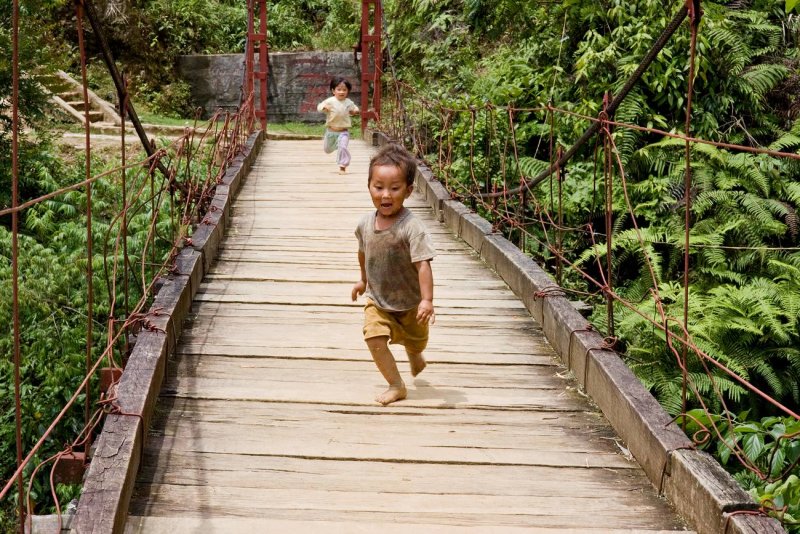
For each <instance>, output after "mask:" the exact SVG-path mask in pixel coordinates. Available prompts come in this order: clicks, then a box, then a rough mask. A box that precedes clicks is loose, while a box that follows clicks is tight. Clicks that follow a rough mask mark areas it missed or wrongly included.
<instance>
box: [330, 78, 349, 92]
mask: <svg viewBox="0 0 800 534" xmlns="http://www.w3.org/2000/svg"><path fill="white" fill-rule="evenodd" d="M340 83H343V84H344V86H345V87H347V92H348V93H349V92H350V90H351V89H352V88H353V86H352V85H351V84H350V82H349V81H348V80H347V78H342V77H338V78H331V91H333V90H334V89H336V88H337V87H339V84H340Z"/></svg>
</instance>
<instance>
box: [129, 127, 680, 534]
mask: <svg viewBox="0 0 800 534" xmlns="http://www.w3.org/2000/svg"><path fill="white" fill-rule="evenodd" d="M351 144H352V151H353V164H352V166H351V168H350V172H349V174H347V175H344V176H340V175H339V174H338V173H337V168H336V165H335V163H334V161H333V159H332V156H330V155H325V154H324V153H323V152H322V150H321V146H319V145H320V142H319V141H269V142H267V143H266V145H265V146H264V148H263V149H262V153H261V154H260V155H259V157H258V159H257V161H256V163H255V165H254V167H253V168H252V170H251V171H250V174H249V177H248V179H247V181H246V183H245V185H244V186H243V188H242V190H241V192H240V194H239V196H238V198H237V200H236V202H235V204H234V212H233V219H232V225H231V227H230V228H229V231H228V234H227V237H226V240H225V242H224V244H223V245H222V249H221V252H220V257H219V260H218V262H217V263H216V265H215V266H214V268H213V269H212V271H211V273H210V274H209V275H207V276H206V279H205V280H204V282H203V285H202V287H201V288H200V290H199V292H198V294H197V297H196V299H195V303H194V307H193V311H192V314H191V315H190V319H189V322H188V324H187V325H186V328H185V330H184V332H183V335H182V338H181V341H180V343H179V347H178V353H177V355H176V356H175V357H174V358H173V359H172V361H171V362H170V365H169V369H168V376H167V378H166V380H165V383H164V386H163V388H162V391H161V396H160V399H159V404H158V407H157V414H156V416H155V418H154V424H153V427H152V428H151V430H150V436H149V438H148V440H147V445H146V450H145V452H144V458H143V462H142V468H141V470H140V473H139V477H138V480H137V484H136V488H135V494H134V497H133V500H132V502H131V506H130V515H129V519H128V522H127V527H126V532H127V533H129V534H133V533H147V534H159V533H165V534H166V533H169V534H181V533H188V532H192V533H196V532H203V533H235V532H247V533H253V534H254V533H261V532H281V533H282V532H293V533H297V532H312V531H313V532H325V533H353V532H370V533H372V532H383V533H394V532H397V533H400V532H408V531H409V529H410V528H414V529H415V531H417V532H432V533H455V534H457V533H460V532H492V533H506V532H508V533H511V532H523V531H524V532H542V533H556V532H558V533H560V534H563V533H600V532H602V533H619V534H621V533H623V532H625V533H631V532H641V533H656V532H661V533H664V532H673V531H683V530H684V527H683V523H682V521H681V520H680V518H678V517H677V516H676V515H675V514H674V512H673V511H672V509H671V508H670V507H669V506H668V505H667V504H666V503H665V501H663V500H662V499H661V498H659V497H658V496H657V495H656V491H655V489H654V488H653V487H652V485H651V484H650V482H649V481H648V480H647V478H646V476H645V475H644V473H643V471H642V470H641V469H640V468H639V466H638V465H637V464H636V463H635V462H634V461H633V460H631V459H630V458H629V457H627V456H626V454H625V453H626V450H625V449H624V446H623V444H622V443H620V441H619V439H618V438H616V437H615V435H614V433H613V430H612V429H611V427H610V426H609V424H608V422H607V421H606V420H605V419H604V417H603V416H602V414H601V413H600V412H599V411H598V410H597V409H596V408H595V407H593V406H592V404H591V402H590V401H589V400H587V399H586V398H585V397H583V396H582V395H581V394H580V393H579V392H578V391H577V389H576V383H575V382H574V381H573V380H571V379H570V377H569V376H568V373H567V372H566V370H565V369H564V368H563V367H561V366H560V365H559V363H558V362H557V360H556V358H555V354H554V352H553V350H552V349H551V348H550V346H549V345H548V344H547V342H546V340H545V339H544V336H543V335H542V333H541V331H540V328H539V326H538V325H537V324H536V323H535V322H534V321H533V319H531V317H530V315H529V313H528V312H527V311H526V309H525V308H524V306H523V305H522V304H521V303H520V302H519V301H518V300H517V298H516V297H515V296H514V294H513V293H512V292H511V290H509V289H508V287H507V286H506V285H505V284H504V283H503V282H502V280H501V279H500V278H499V277H498V276H497V275H496V274H495V273H494V272H492V271H491V270H490V269H488V268H487V267H486V266H485V265H484V264H483V263H482V262H481V260H480V259H479V258H478V257H477V255H476V254H475V252H474V251H473V250H472V249H471V248H469V247H468V246H467V245H466V244H464V243H463V242H461V241H459V240H457V239H456V238H454V237H453V236H452V235H451V234H450V233H449V232H448V231H447V229H446V228H445V227H444V226H442V225H441V224H440V223H438V222H437V221H436V220H435V219H434V217H433V215H432V213H431V212H430V210H429V209H428V208H427V206H425V205H424V204H423V203H422V202H421V201H420V200H419V199H417V198H415V196H412V197H411V199H409V202H408V203H407V205H408V206H409V207H410V208H411V209H412V210H414V212H415V213H416V215H417V216H418V217H420V218H422V220H423V221H425V223H426V224H427V225H428V226H429V228H430V231H431V233H432V235H433V238H434V242H435V245H436V247H437V249H438V251H439V255H438V256H437V257H436V259H435V260H434V262H433V272H434V280H435V302H434V303H435V306H436V311H437V321H436V324H435V326H433V327H432V330H431V341H430V346H429V348H428V350H427V351H426V357H427V359H428V362H429V366H428V368H427V369H426V370H425V371H424V372H423V373H422V374H421V375H419V376H418V377H417V378H416V379H412V378H411V376H410V374H409V371H408V364H407V362H405V360H404V356H403V352H402V348H400V350H396V351H395V355H396V356H397V357H398V361H399V362H400V368H401V372H402V373H403V375H404V377H405V379H406V382H407V385H408V386H409V396H408V399H407V400H405V401H401V402H399V403H396V404H393V405H390V406H387V407H381V406H379V405H377V404H375V402H374V401H373V399H374V397H375V395H377V394H378V393H379V392H381V391H383V389H385V384H384V383H383V379H382V378H381V376H380V374H379V372H378V370H377V369H376V367H375V365H374V364H373V363H372V360H371V358H370V355H369V352H368V350H367V348H366V346H365V345H364V343H363V341H362V339H361V319H362V303H361V302H359V303H351V302H350V288H351V286H352V283H353V282H354V281H355V280H356V279H357V276H358V264H357V258H356V251H357V244H356V240H355V237H354V235H353V230H354V228H355V225H356V223H357V221H358V219H359V217H360V216H361V215H362V214H364V213H367V212H368V211H370V210H371V209H372V205H371V201H370V198H369V195H368V193H367V188H366V176H367V164H368V159H369V157H370V155H371V152H372V150H373V149H372V147H370V146H368V145H367V144H366V143H363V142H361V141H353V142H352V143H351Z"/></svg>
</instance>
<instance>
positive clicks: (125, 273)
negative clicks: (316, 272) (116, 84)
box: [0, 0, 257, 531]
mask: <svg viewBox="0 0 800 534" xmlns="http://www.w3.org/2000/svg"><path fill="white" fill-rule="evenodd" d="M84 7H85V6H84V4H81V3H78V4H77V7H76V9H77V31H78V38H79V48H80V53H81V71H82V77H83V87H84V91H83V101H84V108H85V109H86V110H87V111H86V114H87V115H86V120H85V121H84V126H85V139H84V150H85V161H84V171H85V173H84V177H83V179H81V180H78V181H75V182H73V183H70V184H67V185H63V186H60V187H54V188H52V189H53V190H51V191H49V192H47V193H46V194H43V195H40V196H38V197H36V198H21V197H20V188H19V183H20V178H21V177H20V161H19V143H20V129H21V125H20V113H19V109H20V107H19V106H20V99H19V85H20V78H21V76H22V75H23V73H21V72H20V67H19V54H18V50H19V32H20V24H19V20H20V17H19V4H18V2H17V0H14V2H13V6H12V67H13V73H12V76H13V80H12V102H11V110H12V121H11V122H12V158H11V163H12V165H11V167H12V169H11V176H12V191H11V205H10V206H9V207H7V208H4V209H3V208H2V206H0V223H2V224H3V225H4V226H6V225H7V226H8V228H9V230H10V231H9V233H10V237H11V239H10V244H9V246H8V250H9V258H8V260H9V263H10V266H11V268H10V280H7V281H1V280H0V282H3V283H5V282H9V285H10V286H11V291H10V294H11V303H10V304H11V306H10V308H11V310H10V316H11V318H12V321H11V325H10V326H11V328H10V332H11V334H12V335H11V341H10V345H11V348H12V355H11V356H12V358H11V359H12V363H13V365H12V366H13V375H12V376H13V388H12V387H11V385H10V384H7V386H8V391H9V394H10V395H12V394H13V395H12V396H13V402H14V440H15V449H16V469H15V470H14V472H13V473H10V472H9V473H3V476H4V483H3V487H2V489H0V503H6V504H8V503H10V502H12V499H16V506H15V507H16V516H17V528H18V530H19V531H22V529H23V524H24V521H25V518H26V517H28V516H30V515H31V514H33V513H36V512H37V511H38V510H39V508H38V506H37V505H40V504H42V503H43V502H47V498H46V495H42V494H41V492H39V493H37V492H35V491H33V488H34V486H35V485H36V486H40V487H42V488H49V490H48V492H49V493H51V494H52V505H53V506H54V508H55V510H56V512H57V513H59V515H60V509H61V506H60V503H59V497H58V495H57V490H56V485H57V483H58V482H59V477H62V476H63V471H64V466H65V465H70V466H73V467H72V468H71V469H73V470H75V467H74V466H75V465H77V466H78V467H77V469H78V470H79V471H82V468H83V467H84V465H83V464H85V462H87V461H88V453H89V448H90V446H91V443H92V440H93V439H94V437H95V434H96V431H97V429H98V425H100V424H101V422H102V420H103V416H104V415H105V414H107V413H110V412H113V411H114V409H115V395H114V390H115V384H116V382H117V381H118V380H119V378H120V376H121V373H122V370H123V369H124V367H125V363H126V359H127V356H128V355H129V354H130V352H131V348H132V346H133V344H134V343H135V339H136V335H137V333H138V332H140V331H141V330H142V329H148V328H153V327H152V325H151V324H150V319H151V314H154V313H158V310H153V309H149V308H150V304H151V303H152V301H153V298H154V295H155V293H156V292H157V289H158V287H159V284H160V282H159V280H160V278H161V277H162V276H164V275H165V274H168V273H169V272H170V271H172V270H174V269H175V268H176V266H175V259H176V256H177V254H178V252H179V251H180V250H181V249H182V248H183V247H184V246H185V245H187V244H191V238H192V233H193V229H194V228H195V227H196V226H197V225H198V224H201V223H202V220H203V217H204V215H205V214H206V212H207V211H208V210H209V209H212V208H211V206H210V203H211V200H212V197H213V194H214V190H215V187H216V186H217V184H218V183H219V182H220V180H221V179H222V177H223V175H224V173H225V171H226V168H227V166H228V165H229V163H230V162H231V161H232V160H233V158H234V157H235V156H236V155H237V154H238V153H239V152H240V151H241V150H242V148H243V146H244V144H245V142H246V141H247V139H248V137H249V135H250V134H251V133H252V131H253V128H254V127H255V125H256V124H257V123H256V121H255V114H254V111H253V98H252V94H251V95H250V96H249V97H248V98H245V99H244V101H243V103H242V106H241V107H240V109H239V110H238V111H237V112H235V113H223V112H218V113H216V114H215V115H214V116H212V117H211V118H210V120H209V121H208V122H207V123H204V124H202V125H200V124H197V123H196V124H195V125H194V127H192V128H186V129H184V131H183V133H182V134H181V135H179V136H178V137H177V138H174V139H172V140H169V141H167V140H162V141H160V142H158V143H157V142H156V140H154V139H153V140H147V141H146V143H147V144H146V146H144V147H143V148H144V150H141V149H140V150H137V151H136V152H135V153H134V154H132V155H131V154H129V153H128V152H129V150H130V149H129V146H128V145H129V143H128V142H127V141H126V126H127V124H126V120H127V119H128V117H131V116H132V118H133V120H134V121H135V122H136V124H135V126H136V130H137V132H138V133H139V134H140V137H141V133H142V132H143V130H142V129H141V125H140V124H138V119H136V117H135V112H133V107H132V106H131V105H130V102H129V100H128V94H127V89H125V88H124V81H123V80H122V79H121V81H122V84H123V90H121V92H120V102H122V105H121V106H120V107H121V112H122V120H123V122H122V125H121V127H120V130H119V131H120V138H119V160H118V162H114V163H107V162H106V163H103V162H98V161H97V159H96V158H94V157H93V151H92V149H93V146H94V143H93V139H92V133H91V128H90V121H89V118H88V113H89V108H90V106H89V105H88V94H87V89H86V87H87V80H86V65H87V55H86V51H85V46H84V38H83V35H84V29H83V19H84V11H83V9H84ZM112 61H113V60H112ZM126 111H128V112H129V113H127V114H126ZM159 145H163V146H159ZM143 152H144V154H143ZM97 167H100V168H99V169H98V168H97ZM54 204H64V205H67V204H69V205H70V206H74V207H76V208H78V209H79V210H80V212H77V213H72V212H70V215H69V216H70V217H72V220H77V221H82V223H81V224H84V225H85V236H84V237H83V238H82V239H83V242H84V245H85V250H84V251H83V254H82V258H81V257H78V256H77V255H76V256H74V262H75V263H76V264H77V265H78V266H79V269H80V270H82V271H83V272H84V274H85V279H84V280H83V281H82V282H80V281H78V280H76V281H75V283H76V284H75V286H76V287H75V288H73V289H74V292H73V295H72V296H73V297H75V298H76V300H77V301H79V303H78V304H75V305H74V308H69V309H68V310H66V311H65V314H64V315H65V316H69V318H70V320H74V317H75V316H78V317H84V318H85V319H84V326H83V328H82V329H83V331H84V332H85V358H84V360H85V361H84V363H83V365H78V366H74V365H73V366H72V368H71V371H72V372H74V373H76V375H73V376H62V377H61V380H62V381H63V384H70V383H72V384H75V387H74V389H72V390H70V391H65V393H64V398H65V403H64V405H63V406H61V407H60V411H58V413H57V415H56V416H55V417H54V418H53V419H52V420H50V421H44V420H39V419H40V418H41V414H34V413H27V412H26V411H25V410H24V407H26V406H30V405H31V398H32V397H33V396H35V395H36V390H37V388H36V387H35V383H37V382H40V381H43V380H44V378H42V377H39V376H37V374H36V371H35V370H32V369H31V367H32V363H31V362H29V361H26V351H27V350H26V349H27V346H26V342H28V341H30V339H29V338H28V337H27V336H26V329H30V328H32V327H33V326H34V325H32V324H22V322H21V321H20V317H21V316H23V315H25V311H26V310H24V309H23V306H24V305H25V304H24V302H23V299H21V298H20V296H21V295H24V294H26V292H28V293H30V291H31V290H30V289H28V285H29V282H30V280H29V278H30V274H29V269H28V266H27V265H26V261H28V260H30V259H31V254H32V252H31V247H30V246H28V245H27V244H25V243H28V241H30V240H29V239H28V238H27V237H26V236H25V231H24V230H23V227H22V226H23V225H22V223H23V222H24V221H26V220H28V221H32V220H35V218H36V217H38V216H41V215H42V212H41V209H42V208H43V207H44V206H49V205H54ZM8 221H10V224H9V222H8ZM21 241H23V244H21ZM23 245H24V246H23ZM59 268H60V266H58V265H52V269H53V270H56V269H59ZM27 315H28V316H30V314H27ZM46 320H47V321H53V322H57V321H58V320H59V318H57V317H55V316H53V317H48V318H46ZM60 356H61V355H59V354H53V358H54V361H53V365H61V362H60V361H57V360H58V358H59V357H60ZM69 356H70V357H71V358H72V361H74V359H75V358H74V356H75V354H71V355H69ZM65 357H66V356H65ZM23 374H24V376H23ZM31 382H33V383H31ZM63 384H62V386H63ZM26 418H27V419H26ZM25 420H27V421H30V420H33V421H34V423H35V424H34V425H33V426H35V427H37V428H38V429H39V431H38V432H37V434H36V435H25V434H24V433H23V427H26V428H28V427H30V426H31V425H30V424H27V423H26V424H23V421H25ZM56 436H57V439H59V440H66V441H65V442H56V441H55V439H56ZM65 436H71V437H70V438H68V439H67V438H66V437H65ZM9 448H10V447H9ZM47 468H49V474H48V473H46V471H47ZM69 469H70V468H68V470H69ZM79 480H80V478H79V477H78V482H79ZM35 493H36V494H37V497H38V499H34V498H33V495H34V494H35ZM37 500H38V501H39V502H37Z"/></svg>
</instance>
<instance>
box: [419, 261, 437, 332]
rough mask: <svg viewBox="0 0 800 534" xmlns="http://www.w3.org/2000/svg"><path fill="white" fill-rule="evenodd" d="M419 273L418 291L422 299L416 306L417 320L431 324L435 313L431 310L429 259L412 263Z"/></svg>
mask: <svg viewBox="0 0 800 534" xmlns="http://www.w3.org/2000/svg"><path fill="white" fill-rule="evenodd" d="M414 267H416V268H417V273H418V275H419V292H420V296H421V297H422V300H420V302H419V307H418V308H417V322H418V323H420V324H428V323H430V324H433V323H434V322H435V321H436V314H435V313H434V312H433V269H431V262H430V260H424V261H418V262H416V263H415V264H414Z"/></svg>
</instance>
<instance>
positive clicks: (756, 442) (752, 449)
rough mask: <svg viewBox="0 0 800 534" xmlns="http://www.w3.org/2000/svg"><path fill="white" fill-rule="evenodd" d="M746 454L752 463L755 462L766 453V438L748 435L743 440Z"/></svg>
mask: <svg viewBox="0 0 800 534" xmlns="http://www.w3.org/2000/svg"><path fill="white" fill-rule="evenodd" d="M742 444H743V446H744V454H745V456H747V458H748V459H749V460H750V461H753V462H755V461H756V460H757V459H758V457H759V456H761V453H762V452H763V451H764V437H763V436H762V435H761V434H748V435H746V436H745V437H744V439H743V440H742Z"/></svg>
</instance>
